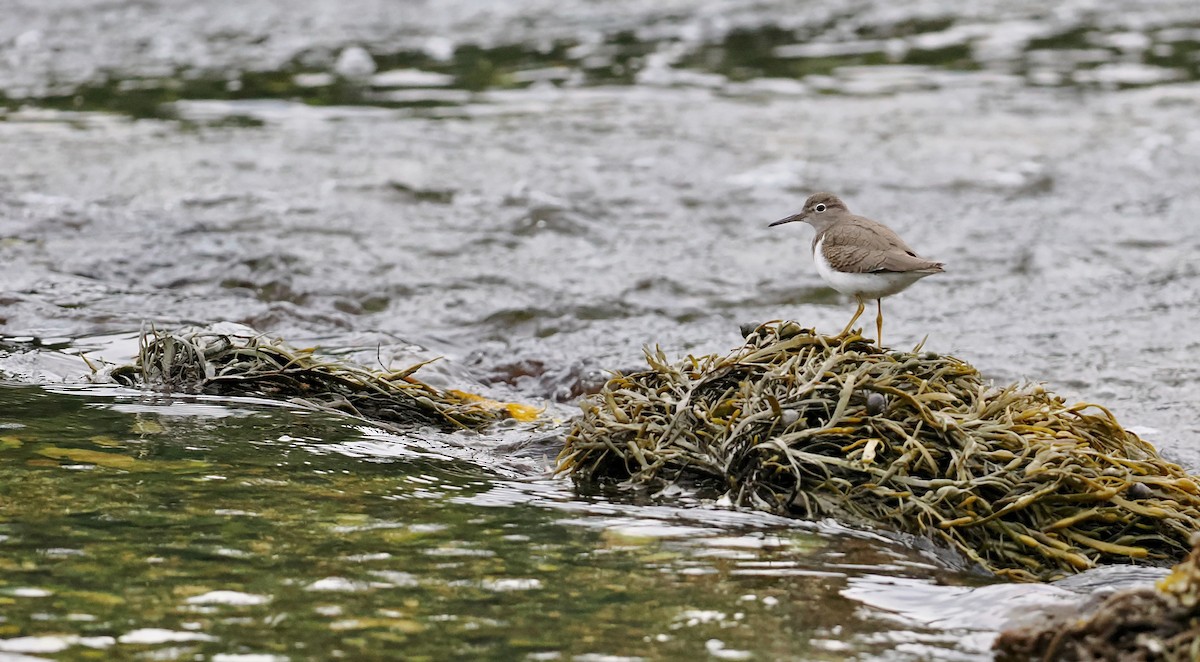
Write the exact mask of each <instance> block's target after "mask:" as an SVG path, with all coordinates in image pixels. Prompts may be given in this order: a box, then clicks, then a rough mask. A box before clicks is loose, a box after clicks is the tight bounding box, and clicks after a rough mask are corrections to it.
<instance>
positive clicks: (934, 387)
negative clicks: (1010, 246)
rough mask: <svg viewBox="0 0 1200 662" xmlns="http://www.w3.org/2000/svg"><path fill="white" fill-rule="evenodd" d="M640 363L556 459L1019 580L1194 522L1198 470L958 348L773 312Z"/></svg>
mask: <svg viewBox="0 0 1200 662" xmlns="http://www.w3.org/2000/svg"><path fill="white" fill-rule="evenodd" d="M646 360H647V363H648V364H649V369H648V370H645V371H642V372H637V373H634V374H627V375H621V374H619V375H616V376H614V377H613V378H612V379H611V380H610V381H609V382H608V383H607V384H606V385H605V386H604V388H603V389H602V390H601V391H600V393H598V394H596V395H595V396H592V397H590V398H589V399H587V400H586V401H584V403H583V415H582V416H581V417H579V418H577V419H576V420H575V422H574V425H573V427H572V430H571V432H570V434H569V435H568V437H567V440H566V444H565V447H564V449H563V451H562V453H561V454H560V456H559V463H558V469H559V471H560V472H570V473H571V474H572V475H573V476H574V477H575V478H576V479H577V480H578V481H580V482H583V483H595V482H598V481H601V482H602V481H621V483H620V484H621V485H623V486H627V487H631V488H633V487H641V488H643V489H644V488H645V486H646V485H647V484H650V485H666V484H670V483H673V482H677V481H691V482H692V483H694V484H698V485H702V486H703V485H707V486H710V487H711V486H716V487H717V488H718V489H721V490H722V491H727V492H728V494H729V496H730V499H731V500H732V502H733V503H735V504H737V505H740V506H750V507H755V508H759V509H762V510H766V511H770V512H774V513H781V514H786V515H793V516H800V517H807V518H815V517H826V516H832V517H837V518H840V519H843V520H847V521H851V522H854V523H860V524H867V525H871V526H877V527H883V528H890V529H894V530H898V531H903V532H907V533H912V534H918V535H925V536H929V537H931V538H933V539H934V540H936V541H940V542H941V543H943V544H946V545H949V546H950V547H952V548H954V549H957V550H958V551H960V552H961V553H963V554H964V555H966V556H967V557H968V558H969V559H971V560H973V561H974V562H976V563H978V564H979V565H980V566H982V567H983V568H986V569H988V570H990V571H992V572H994V573H996V574H997V575H1000V576H1002V577H1005V578H1009V579H1015V580H1023V581H1037V580H1050V579H1054V578H1058V577H1061V576H1065V575H1068V574H1071V573H1075V572H1078V571H1080V570H1084V569H1086V568H1090V567H1093V566H1095V565H1096V564H1098V563H1106V562H1132V563H1153V564H1159V565H1167V564H1170V563H1174V562H1175V561H1177V560H1178V559H1179V558H1181V557H1182V556H1183V555H1184V554H1185V553H1186V552H1187V550H1188V549H1189V548H1190V545H1189V543H1188V540H1189V536H1190V535H1191V533H1192V532H1193V531H1196V530H1198V529H1200V488H1198V487H1197V484H1196V482H1195V481H1194V480H1193V479H1192V478H1191V477H1190V476H1188V475H1187V474H1186V473H1185V472H1184V471H1183V469H1182V468H1180V467H1179V466H1177V465H1175V464H1172V463H1170V462H1167V461H1165V460H1163V459H1162V458H1161V457H1159V455H1158V453H1157V452H1156V451H1155V449H1154V448H1153V447H1152V446H1151V445H1150V444H1148V443H1146V442H1145V441H1143V440H1142V439H1140V438H1138V437H1137V435H1135V434H1133V433H1131V432H1129V431H1127V430H1125V429H1124V428H1122V427H1121V426H1120V425H1119V424H1118V423H1117V421H1116V419H1115V418H1114V417H1113V415H1112V413H1111V412H1109V411H1108V410H1107V409H1105V408H1103V407H1101V406H1099V405H1092V404H1082V403H1081V404H1067V403H1066V402H1065V401H1064V400H1063V399H1062V398H1061V397H1058V396H1056V395H1055V394H1053V393H1051V392H1049V391H1047V390H1046V389H1045V388H1044V387H1043V386H1041V385H1038V384H1013V385H1010V386H1005V387H997V386H994V385H992V384H991V383H990V382H988V381H986V380H984V379H983V377H982V376H981V375H980V374H979V372H978V371H977V370H976V369H975V368H974V367H972V366H971V365H969V364H968V363H966V362H964V361H961V360H959V359H956V358H954V357H950V356H944V355H939V354H935V353H931V352H923V351H921V349H920V348H917V349H916V350H914V351H912V352H890V351H884V350H882V349H880V348H878V347H875V346H873V345H871V344H869V343H868V342H867V341H865V340H864V339H863V338H862V337H861V336H860V335H857V334H855V333H851V334H849V335H848V336H842V337H830V336H821V335H818V334H817V333H816V332H815V331H813V330H810V329H803V328H801V327H799V326H798V325H796V324H794V323H784V324H776V325H764V326H760V327H758V328H757V329H756V330H754V331H753V332H752V333H751V334H750V335H749V336H748V338H747V340H746V344H745V345H744V346H742V347H740V348H738V349H736V350H734V351H733V352H732V353H730V354H729V355H727V356H716V355H708V356H701V357H692V356H689V357H687V358H686V359H684V360H682V361H679V362H676V363H671V362H669V361H668V360H667V357H666V356H665V354H664V353H663V352H662V351H661V350H657V349H656V350H653V351H651V350H647V352H646Z"/></svg>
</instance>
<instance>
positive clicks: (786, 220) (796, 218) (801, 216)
mask: <svg viewBox="0 0 1200 662" xmlns="http://www.w3.org/2000/svg"><path fill="white" fill-rule="evenodd" d="M803 220H804V212H800V213H799V214H792V215H791V216H788V217H787V218H781V219H779V220H778V221H775V222H774V223H772V224H770V225H768V226H767V227H769V228H773V227H775V226H776V225H783V224H784V223H791V222H793V221H803Z"/></svg>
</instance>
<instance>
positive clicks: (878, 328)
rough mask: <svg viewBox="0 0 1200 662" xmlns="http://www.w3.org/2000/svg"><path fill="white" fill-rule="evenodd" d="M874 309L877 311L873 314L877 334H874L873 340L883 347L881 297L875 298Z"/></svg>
mask: <svg viewBox="0 0 1200 662" xmlns="http://www.w3.org/2000/svg"><path fill="white" fill-rule="evenodd" d="M875 309H876V310H878V311H879V312H878V314H877V315H875V332H876V333H877V334H878V335H876V336H875V342H876V343H877V344H878V345H879V348H880V349H883V299H876V300H875Z"/></svg>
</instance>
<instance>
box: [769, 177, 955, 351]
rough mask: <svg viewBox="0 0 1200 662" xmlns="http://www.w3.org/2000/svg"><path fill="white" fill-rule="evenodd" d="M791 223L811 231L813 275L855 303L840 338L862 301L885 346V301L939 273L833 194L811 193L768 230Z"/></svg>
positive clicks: (888, 231) (938, 266)
mask: <svg viewBox="0 0 1200 662" xmlns="http://www.w3.org/2000/svg"><path fill="white" fill-rule="evenodd" d="M793 221H804V222H805V223H808V224H809V225H811V226H813V228H814V229H816V231H817V236H815V237H813V242H812V253H813V262H815V263H816V265H817V273H818V274H820V275H821V278H822V279H823V280H824V281H825V282H826V283H828V284H829V286H830V287H832V288H833V289H835V290H837V291H838V292H841V293H842V294H849V295H851V296H853V297H854V299H855V301H858V311H857V312H855V313H854V317H853V318H852V319H851V320H850V323H849V324H847V325H846V328H844V329H842V332H841V333H840V334H838V335H841V336H844V335H846V334H847V333H849V332H850V327H852V326H854V323H855V322H857V321H858V318H859V317H861V316H862V314H863V310H864V309H865V308H866V303H865V301H866V300H867V299H874V300H875V306H876V309H877V310H878V314H877V315H876V317H875V327H876V330H877V332H878V334H879V336H878V338H877V340H876V342H878V343H879V346H880V347H883V297H886V296H891V295H893V294H896V293H897V292H901V291H903V290H904V289H906V288H907V287H908V286H909V285H912V284H913V283H915V282H917V281H918V280H921V279H922V278H924V277H926V276H930V275H933V274H936V273H941V272H942V271H943V269H942V263H941V262H934V261H933V260H926V259H925V258H923V257H921V256H919V255H917V254H916V253H915V252H914V251H913V249H911V248H909V247H908V244H906V243H904V240H903V239H901V238H900V237H899V235H897V234H896V233H895V232H893V231H892V229H891V228H889V227H888V226H886V225H884V224H882V223H878V222H876V221H872V220H871V219H869V218H865V217H862V216H856V215H854V214H851V213H850V210H849V209H847V208H846V203H844V202H842V200H841V198H838V197H837V196H836V195H834V194H832V193H814V194H813V195H811V196H809V198H808V200H805V201H804V208H803V209H802V210H801V211H800V213H798V214H792V215H791V216H788V217H787V218H781V219H779V220H778V221H775V222H774V223H771V224H770V225H769V226H768V227H775V226H776V225H783V224H784V223H791V222H793Z"/></svg>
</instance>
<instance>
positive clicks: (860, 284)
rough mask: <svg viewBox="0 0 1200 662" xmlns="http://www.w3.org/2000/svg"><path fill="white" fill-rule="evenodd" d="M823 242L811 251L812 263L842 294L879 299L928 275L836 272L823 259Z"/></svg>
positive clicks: (915, 272)
mask: <svg viewBox="0 0 1200 662" xmlns="http://www.w3.org/2000/svg"><path fill="white" fill-rule="evenodd" d="M824 242H825V239H824V238H822V239H821V240H820V241H818V242H817V245H816V247H815V248H814V249H813V262H815V263H816V265H817V273H818V274H820V275H821V278H822V279H823V280H824V281H825V282H826V283H829V286H830V287H832V288H833V289H835V290H837V291H838V292H841V293H842V294H849V295H851V296H856V297H862V298H863V299H879V298H882V297H886V296H891V295H893V294H896V293H897V292H900V291H902V290H904V289H905V288H907V287H908V286H909V285H912V284H913V283H915V282H917V281H918V280H921V279H922V278H924V277H925V276H928V275H929V273H927V272H926V273H922V272H919V271H910V272H903V271H886V272H882V273H865V274H849V273H845V272H843V271H838V270H836V269H834V268H833V267H832V266H830V264H829V261H828V260H826V259H825V254H824V252H822V251H821V245H822V244H823V243H824Z"/></svg>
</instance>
